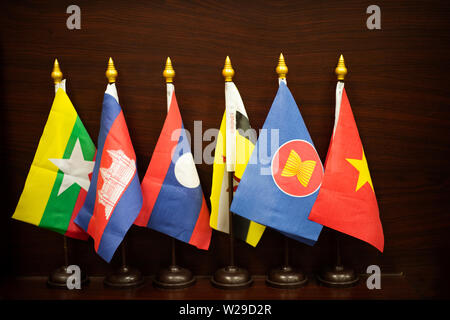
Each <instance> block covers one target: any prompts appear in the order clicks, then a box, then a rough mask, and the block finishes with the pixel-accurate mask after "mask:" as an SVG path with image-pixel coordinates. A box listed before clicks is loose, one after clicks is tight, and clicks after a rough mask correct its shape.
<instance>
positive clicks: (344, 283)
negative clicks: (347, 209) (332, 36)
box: [317, 54, 359, 288]
mask: <svg viewBox="0 0 450 320" xmlns="http://www.w3.org/2000/svg"><path fill="white" fill-rule="evenodd" d="M335 73H336V76H337V80H338V82H337V86H336V108H339V107H340V103H341V97H342V92H343V89H344V79H345V75H346V74H347V68H346V66H345V62H344V56H343V55H342V54H341V55H340V57H339V61H338V64H337V66H336V69H335ZM337 115H338V114H336V116H337ZM336 120H337V119H336ZM336 120H335V121H336ZM333 134H334V132H333ZM333 234H334V243H335V264H334V265H332V266H328V267H325V268H324V269H323V270H322V271H321V273H320V274H319V275H318V276H317V278H318V280H319V282H320V283H321V284H323V285H325V286H327V287H334V288H346V287H352V286H355V285H356V284H357V283H358V281H359V276H358V275H357V274H356V272H355V270H353V269H351V268H348V267H345V266H344V265H343V264H342V257H341V244H340V238H341V234H340V232H338V231H336V230H334V231H333Z"/></svg>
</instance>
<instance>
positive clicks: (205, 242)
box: [189, 196, 212, 250]
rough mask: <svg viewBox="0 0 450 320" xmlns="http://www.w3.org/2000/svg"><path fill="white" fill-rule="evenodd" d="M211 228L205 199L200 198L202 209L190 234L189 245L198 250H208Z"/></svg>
mask: <svg viewBox="0 0 450 320" xmlns="http://www.w3.org/2000/svg"><path fill="white" fill-rule="evenodd" d="M211 232H212V230H211V227H210V226H209V210H208V207H207V206H206V201H205V198H204V197H203V196H202V208H201V209H200V213H199V215H198V219H197V223H196V224H195V228H194V231H193V232H192V235H191V239H190V240H189V244H192V245H194V246H196V247H197V248H199V249H203V250H208V248H209V243H210V242H211Z"/></svg>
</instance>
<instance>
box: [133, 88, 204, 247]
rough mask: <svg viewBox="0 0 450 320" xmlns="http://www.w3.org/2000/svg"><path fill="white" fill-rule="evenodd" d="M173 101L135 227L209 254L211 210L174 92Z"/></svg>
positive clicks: (147, 180) (145, 183) (148, 176)
mask: <svg viewBox="0 0 450 320" xmlns="http://www.w3.org/2000/svg"><path fill="white" fill-rule="evenodd" d="M170 101H171V103H170V108H169V111H168V113H167V118H166V120H165V122H164V126H163V129H162V131H161V135H160V137H159V139H158V142H157V144H156V148H155V150H154V152H153V155H152V158H151V160H150V164H149V166H148V169H147V172H146V174H145V177H144V179H143V181H142V194H143V197H144V203H143V205H142V210H141V212H140V214H139V217H138V218H137V219H136V221H135V224H136V225H138V226H142V227H148V228H151V229H154V230H157V231H159V232H162V233H165V234H167V235H169V236H171V237H173V238H176V239H178V240H180V241H183V242H187V243H189V244H191V245H194V246H196V247H197V248H199V249H204V250H207V249H208V248H209V243H210V240H211V227H210V226H209V210H208V207H207V206H206V202H205V198H204V196H203V191H202V187H201V185H200V179H199V177H198V173H197V169H196V167H195V163H194V158H193V156H192V153H191V147H190V143H189V141H188V139H187V136H186V133H185V131H184V127H183V122H182V120H181V114H180V110H179V109H178V103H177V100H176V97H175V93H174V92H173V93H172V98H171V100H170Z"/></svg>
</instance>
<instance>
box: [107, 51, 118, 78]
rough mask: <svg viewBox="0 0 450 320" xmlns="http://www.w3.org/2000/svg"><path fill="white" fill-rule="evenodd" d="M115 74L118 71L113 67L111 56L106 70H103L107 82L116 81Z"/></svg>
mask: <svg viewBox="0 0 450 320" xmlns="http://www.w3.org/2000/svg"><path fill="white" fill-rule="evenodd" d="M117 74H118V73H117V70H116V67H114V61H113V59H112V58H111V57H109V61H108V68H107V69H106V72H105V75H106V78H107V79H108V82H109V83H114V82H116V78H117Z"/></svg>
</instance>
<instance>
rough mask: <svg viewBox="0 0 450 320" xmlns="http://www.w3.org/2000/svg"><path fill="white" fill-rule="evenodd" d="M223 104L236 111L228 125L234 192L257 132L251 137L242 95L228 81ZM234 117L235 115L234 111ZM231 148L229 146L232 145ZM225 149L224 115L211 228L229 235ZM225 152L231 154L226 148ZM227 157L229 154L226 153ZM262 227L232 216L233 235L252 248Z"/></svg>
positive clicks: (218, 141) (218, 143)
mask: <svg viewBox="0 0 450 320" xmlns="http://www.w3.org/2000/svg"><path fill="white" fill-rule="evenodd" d="M225 102H226V104H227V107H228V108H230V105H231V106H232V107H234V108H235V117H234V118H235V121H232V122H231V125H232V126H233V128H232V129H234V130H233V132H234V133H235V141H236V143H235V146H233V147H234V150H233V151H234V152H233V153H231V155H232V157H233V158H234V162H235V166H234V176H233V192H234V191H236V188H237V186H238V184H239V181H240V180H241V178H242V175H243V173H244V170H245V167H246V166H247V163H248V160H249V158H250V155H251V154H252V152H253V149H254V148H255V142H256V133H255V134H254V136H252V132H253V131H251V129H252V128H251V127H250V122H249V120H248V116H247V112H246V111H245V108H244V103H243V102H242V99H241V96H240V94H239V91H238V89H237V87H236V85H235V84H234V83H233V82H231V81H229V82H225ZM233 115H234V112H233ZM231 145H232V144H231ZM227 147H228V148H230V144H229V143H228V144H227V141H226V112H225V113H224V115H223V118H222V123H221V124H220V131H219V135H218V137H217V143H216V150H215V154H214V165H213V178H212V187H211V217H210V225H211V227H212V228H214V229H216V230H219V231H222V232H225V233H228V232H229V208H230V204H229V179H228V171H227V170H226V165H227V161H226V159H227ZM228 151H230V150H229V149H228ZM228 154H230V152H228ZM264 230H265V226H263V225H261V224H259V223H256V222H254V221H251V220H248V219H246V218H244V217H241V216H238V215H234V216H233V233H234V236H235V237H236V238H238V239H241V240H243V241H246V242H247V243H248V244H250V245H252V246H254V247H255V246H256V245H257V244H258V242H259V240H260V239H261V236H262V235H263V233H264Z"/></svg>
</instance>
